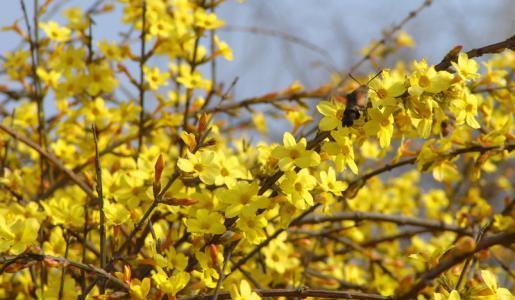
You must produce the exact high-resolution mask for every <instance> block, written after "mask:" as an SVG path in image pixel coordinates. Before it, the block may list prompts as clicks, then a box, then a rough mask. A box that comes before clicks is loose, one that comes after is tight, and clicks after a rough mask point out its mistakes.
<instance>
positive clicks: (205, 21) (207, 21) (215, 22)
mask: <svg viewBox="0 0 515 300" xmlns="http://www.w3.org/2000/svg"><path fill="white" fill-rule="evenodd" d="M195 25H196V26H197V27H200V28H204V29H216V28H218V27H220V26H223V25H224V21H223V20H220V19H218V18H217V17H216V15H215V14H214V13H206V11H205V10H204V9H201V8H198V9H197V10H195Z"/></svg>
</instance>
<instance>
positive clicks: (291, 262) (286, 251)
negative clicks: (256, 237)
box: [262, 232, 300, 274]
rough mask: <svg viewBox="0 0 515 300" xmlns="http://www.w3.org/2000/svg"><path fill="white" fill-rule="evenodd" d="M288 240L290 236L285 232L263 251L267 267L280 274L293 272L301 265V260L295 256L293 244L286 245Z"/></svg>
mask: <svg viewBox="0 0 515 300" xmlns="http://www.w3.org/2000/svg"><path fill="white" fill-rule="evenodd" d="M287 238H288V234H287V233H286V232H283V233H281V234H280V235H279V236H278V237H277V238H276V239H274V240H272V242H270V244H269V245H268V246H267V247H264V248H263V250H262V251H263V254H264V255H265V263H266V266H267V267H268V268H270V269H271V270H273V271H275V272H277V273H279V274H284V273H285V272H286V271H289V270H293V269H294V268H296V267H298V266H299V264H300V262H299V259H298V258H297V257H296V256H295V254H294V249H293V246H292V244H288V243H285V241H286V239H287Z"/></svg>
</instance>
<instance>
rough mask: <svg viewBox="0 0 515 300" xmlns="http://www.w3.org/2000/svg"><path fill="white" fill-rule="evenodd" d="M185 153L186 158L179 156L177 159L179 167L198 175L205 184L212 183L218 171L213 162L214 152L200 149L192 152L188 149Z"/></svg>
mask: <svg viewBox="0 0 515 300" xmlns="http://www.w3.org/2000/svg"><path fill="white" fill-rule="evenodd" d="M186 155H187V156H188V158H187V159H185V158H182V157H181V158H179V160H178V161H177V166H178V167H179V169H181V170H182V171H184V172H186V173H192V175H193V176H195V177H199V178H200V180H202V182H204V183H205V184H214V183H215V179H216V177H217V176H218V174H219V171H220V170H219V168H218V166H217V165H216V163H215V152H213V151H201V152H196V153H195V154H192V153H191V152H189V151H188V152H187V154H186Z"/></svg>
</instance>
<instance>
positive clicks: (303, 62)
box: [0, 0, 515, 99]
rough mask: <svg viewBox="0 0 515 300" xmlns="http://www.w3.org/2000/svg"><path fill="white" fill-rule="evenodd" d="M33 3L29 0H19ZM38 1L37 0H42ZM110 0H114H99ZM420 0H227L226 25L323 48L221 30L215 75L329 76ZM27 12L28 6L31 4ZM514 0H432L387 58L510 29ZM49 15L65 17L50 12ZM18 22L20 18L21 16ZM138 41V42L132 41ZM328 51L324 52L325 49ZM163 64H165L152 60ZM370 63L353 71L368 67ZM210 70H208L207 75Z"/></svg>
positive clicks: (110, 26) (257, 89) (251, 85)
mask: <svg viewBox="0 0 515 300" xmlns="http://www.w3.org/2000/svg"><path fill="white" fill-rule="evenodd" d="M0 1H1V3H2V7H1V9H0V24H1V25H2V26H4V25H9V24H12V22H13V21H15V20H17V19H20V20H21V16H22V14H21V9H20V3H19V1H18V0H0ZM25 1H26V3H27V6H29V7H31V6H32V3H33V2H32V0H25ZM40 2H42V1H40ZM94 2H95V1H92V0H88V1H86V0H70V1H64V0H54V4H53V7H63V8H64V7H69V6H80V7H83V8H88V7H90V6H91V5H92V4H93V3H94ZM104 2H105V3H109V2H111V3H112V2H113V1H112V0H111V1H109V0H107V1H104ZM422 2H423V0H409V1H408V0H404V1H400V0H396V1H393V0H389V1H387V0H374V1H372V0H369V1H363V0H247V1H246V3H244V4H239V3H238V2H237V1H236V0H227V1H226V3H224V4H222V5H221V6H220V9H219V10H218V15H219V17H220V18H222V19H224V20H225V21H226V24H227V25H228V26H233V27H234V26H236V27H254V28H260V29H265V30H266V29H268V30H275V31H279V32H283V33H285V34H289V35H293V36H298V37H302V39H304V40H305V41H307V42H309V43H312V44H315V45H317V46H318V47H319V48H321V49H323V52H325V53H327V54H328V55H321V54H320V53H319V52H315V51H313V50H311V49H307V48H305V47H302V46H299V45H297V44H292V43H289V42H286V41H285V40H284V39H280V38H277V37H271V36H265V35H257V34H252V33H248V32H242V31H237V30H236V31H234V30H222V31H220V32H219V35H220V36H221V38H222V40H225V41H227V42H228V43H229V45H230V46H231V47H232V48H233V51H234V57H235V59H234V60H233V61H231V62H225V61H223V59H222V60H220V62H219V64H218V65H219V67H218V80H219V81H223V82H226V86H227V85H229V84H230V83H231V82H232V81H233V80H234V78H235V77H239V81H238V83H237V85H236V87H235V89H234V95H235V99H244V98H247V97H251V96H258V95H263V94H265V93H268V92H273V91H277V90H280V89H284V88H286V87H287V86H289V85H290V84H291V83H292V82H293V81H294V80H299V81H300V82H301V83H302V84H303V85H305V86H306V87H307V88H314V87H316V86H318V85H320V84H322V83H325V82H327V81H328V80H329V78H330V77H329V76H330V72H329V71H328V68H327V67H324V65H327V64H330V65H332V66H333V67H334V68H336V69H337V70H340V71H345V70H348V68H349V66H350V65H352V64H353V63H355V62H356V61H358V60H359V59H360V54H359V50H360V49H362V48H363V47H364V46H366V45H368V44H370V42H371V41H372V40H377V39H380V38H381V35H382V31H383V30H387V29H389V28H391V27H392V26H393V25H395V24H397V23H398V22H400V20H402V19H403V18H405V17H406V16H407V15H408V14H409V12H410V11H413V10H414V9H416V8H417V7H419V6H420V5H421V3H422ZM29 13H30V12H29ZM513 15H515V1H514V0H489V1H486V0H466V1H465V0H433V3H432V5H431V6H430V7H428V8H426V9H425V10H424V11H422V12H421V13H420V14H419V15H418V16H417V17H416V18H415V19H414V20H412V21H410V22H409V23H408V24H406V25H405V26H404V28H403V29H404V30H405V31H406V32H408V33H409V34H410V35H411V36H413V38H414V40H415V42H416V43H417V47H416V48H415V49H404V50H402V51H400V52H399V53H397V54H395V55H393V56H392V57H390V58H389V60H388V61H387V66H388V65H391V66H393V65H394V63H395V61H397V60H398V59H401V58H402V59H408V61H409V60H412V59H415V58H417V59H420V58H422V57H425V58H427V59H428V61H429V63H438V62H439V61H440V60H441V58H442V57H443V56H444V55H445V54H446V53H447V52H448V51H449V50H450V49H451V48H452V47H454V46H456V45H463V46H464V49H465V50H469V49H471V48H474V47H480V46H484V45H487V44H491V43H494V42H498V41H501V40H504V39H506V38H508V37H509V36H511V35H513V34H514V33H515V32H514V31H515V30H514V29H515V18H513ZM120 16H121V12H120V10H119V9H118V10H117V11H115V13H114V14H113V13H111V14H107V15H102V16H98V17H96V18H95V22H96V24H97V25H96V26H95V27H94V35H95V37H96V39H103V38H105V39H119V37H118V32H120V31H121V30H122V29H124V27H122V26H121V25H120V24H119V22H118V20H119V18H120ZM54 19H57V20H58V21H59V20H61V21H63V19H62V18H61V17H60V16H59V15H56V17H54ZM20 25H23V23H20ZM0 41H1V42H0V52H2V53H3V52H4V51H7V50H11V49H13V48H15V47H16V45H18V42H19V40H18V38H17V37H16V36H15V35H14V34H12V33H10V32H0ZM137 43H138V42H137V41H136V45H137ZM328 56H329V57H328ZM152 63H153V64H155V65H158V66H160V67H161V68H162V69H166V67H167V66H166V64H164V63H162V65H160V64H161V62H160V61H153V62H152ZM370 71H372V69H371V68H370V65H369V64H368V63H365V64H363V66H362V67H361V68H360V69H359V70H358V72H357V73H365V72H370ZM208 74H209V73H208V72H206V76H207V75H208Z"/></svg>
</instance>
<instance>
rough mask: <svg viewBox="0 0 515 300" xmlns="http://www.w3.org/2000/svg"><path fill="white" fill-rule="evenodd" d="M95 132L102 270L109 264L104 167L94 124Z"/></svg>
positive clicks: (92, 127) (93, 129) (92, 128)
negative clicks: (103, 179) (101, 163)
mask: <svg viewBox="0 0 515 300" xmlns="http://www.w3.org/2000/svg"><path fill="white" fill-rule="evenodd" d="M91 130H92V131H93V141H94V143H95V169H96V173H97V194H98V203H99V211H100V268H102V269H103V268H105V266H106V262H107V248H106V227H105V212H104V195H103V191H102V166H101V165H100V155H99V153H98V133H97V127H96V126H95V125H94V124H93V125H92V126H91Z"/></svg>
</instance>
